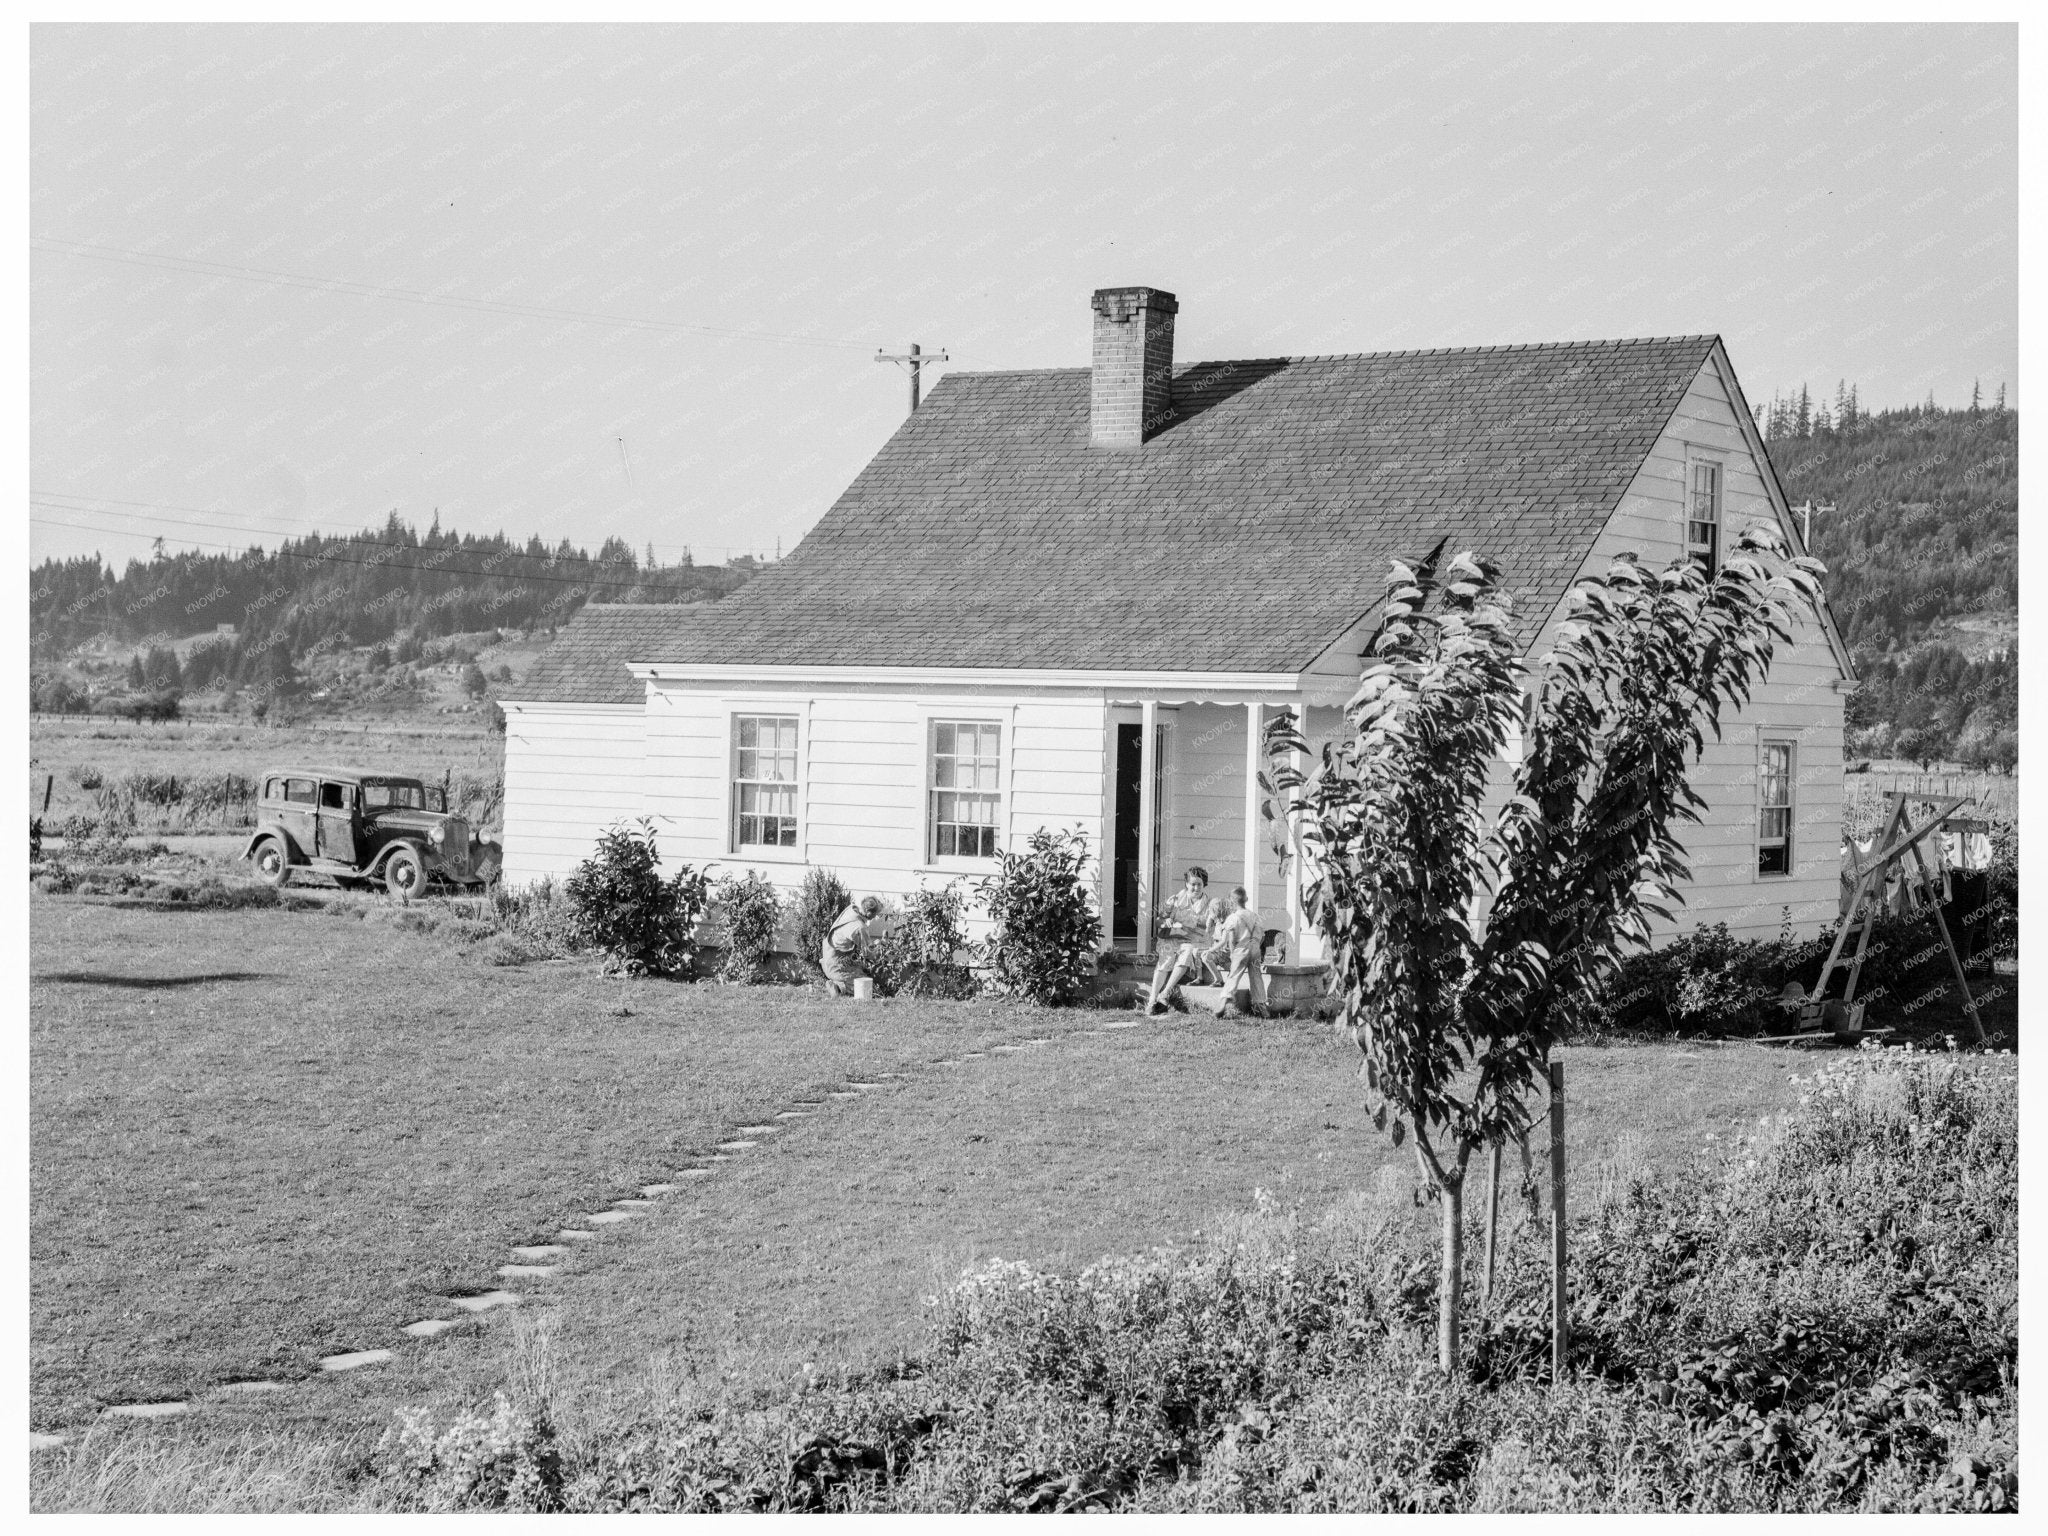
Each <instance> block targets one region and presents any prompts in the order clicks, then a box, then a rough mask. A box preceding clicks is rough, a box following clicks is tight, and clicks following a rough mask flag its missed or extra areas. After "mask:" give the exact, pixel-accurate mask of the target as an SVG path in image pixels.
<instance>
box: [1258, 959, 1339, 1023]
mask: <svg viewBox="0 0 2048 1536" xmlns="http://www.w3.org/2000/svg"><path fill="white" fill-rule="evenodd" d="M1329 990H1330V968H1329V967H1328V966H1327V965H1269V966H1267V967H1266V1007H1267V1008H1268V1009H1270V1010H1271V1011H1272V1012H1274V1013H1305V1012H1307V1011H1308V1010H1310V1009H1312V1008H1314V1007H1315V1005H1316V1004H1317V1003H1319V1002H1321V1001H1322V1000H1323V998H1324V997H1325V996H1327V995H1328V993H1329Z"/></svg>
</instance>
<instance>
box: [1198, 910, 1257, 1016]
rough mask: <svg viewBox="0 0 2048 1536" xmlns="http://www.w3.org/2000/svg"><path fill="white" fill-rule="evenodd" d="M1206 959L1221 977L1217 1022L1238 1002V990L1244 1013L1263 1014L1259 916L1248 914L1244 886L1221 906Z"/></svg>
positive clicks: (1252, 913)
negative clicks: (1211, 946) (1211, 944)
mask: <svg viewBox="0 0 2048 1536" xmlns="http://www.w3.org/2000/svg"><path fill="white" fill-rule="evenodd" d="M1205 958H1206V959H1207V960H1208V962H1209V966H1210V968H1211V969H1212V970H1214V971H1217V972H1218V973H1220V974H1221V975H1222V977H1223V998H1222V1000H1221V1001H1220V1002H1218V1003H1217V1004H1216V1017H1217V1018H1219V1019H1220V1018H1222V1017H1223V1015H1224V1013H1225V1012H1226V1011H1227V1010H1228V1009H1229V1008H1230V1006H1231V1005H1232V1004H1233V1003H1235V1002H1236V1001H1237V991H1238V988H1240V987H1242V988H1244V991H1245V1012H1246V1013H1248V1014H1261V1015H1262V1014H1264V1013H1265V1011H1266V969H1265V967H1264V966H1263V965H1261V964H1260V963H1259V914H1258V913H1256V912H1254V911H1252V910H1251V895H1250V893H1249V892H1247V891H1246V890H1245V888H1244V887H1243V886H1241V885H1240V886H1237V887H1236V888H1234V889H1233V890H1232V891H1231V893H1230V898H1229V900H1228V901H1227V902H1225V903H1224V909H1223V915H1222V916H1221V917H1220V918H1219V919H1218V920H1217V923H1216V947H1215V948H1214V949H1212V950H1210V951H1209V953H1208V955H1207V956H1206V957H1205Z"/></svg>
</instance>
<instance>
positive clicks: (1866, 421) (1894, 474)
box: [1763, 389, 2019, 765]
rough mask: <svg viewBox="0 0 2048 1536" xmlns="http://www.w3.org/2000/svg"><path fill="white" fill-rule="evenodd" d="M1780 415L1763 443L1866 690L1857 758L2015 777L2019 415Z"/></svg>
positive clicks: (1784, 411)
mask: <svg viewBox="0 0 2048 1536" xmlns="http://www.w3.org/2000/svg"><path fill="white" fill-rule="evenodd" d="M2000 394H2001V398H2000V400H1999V402H1998V403H1995V404H1990V405H1986V404H1982V403H1981V402H1980V403H1979V404H1976V405H1973V406H1971V407H1967V408H1963V409H1956V410H1943V409H1939V408H1937V407H1935V406H1933V405H1931V404H1929V405H1924V406H1914V407H1911V408H1908V409H1905V410H1893V411H1881V412H1875V413H1866V412H1864V411H1862V410H1860V409H1859V408H1858V406H1857V404H1856V399H1855V395H1854V392H1853V391H1849V390H1846V389H1844V390H1839V391H1838V392H1837V394H1836V398H1835V401H1834V402H1833V405H1832V407H1830V406H1828V405H1825V404H1823V405H1820V406H1816V405H1814V403H1813V402H1812V401H1811V399H1810V398H1809V397H1808V396H1807V395H1806V394H1805V392H1804V391H1802V393H1801V395H1800V397H1799V398H1798V399H1797V400H1790V401H1787V400H1778V401H1773V402H1772V404H1771V407H1770V409H1769V410H1768V411H1767V412H1765V413H1763V426H1764V436H1765V443H1766V445H1767V447H1768V448H1769V450H1770V455H1771V461H1772V463H1773V464H1774V465H1776V467H1777V471H1778V476H1779V479H1780V480H1781V481H1782V482H1783V483H1784V487H1785V493H1786V495H1787V496H1788V497H1789V498H1790V499H1791V500H1792V502H1793V503H1794V504H1795V505H1797V504H1799V503H1802V502H1808V501H1810V502H1812V503H1813V505H1814V509H1815V510H1814V513H1813V553H1814V555H1815V556H1816V558H1818V559H1819V560H1821V561H1822V562H1823V563H1824V564H1825V565H1826V566H1827V568H1828V574H1827V589H1828V596H1829V601H1830V603H1831V605H1832V606H1833V608H1834V613H1835V618H1836V622H1837V623H1839V624H1840V625H1841V627H1842V634H1843V638H1844V639H1845V640H1846V641H1847V642H1848V644H1849V648H1850V650H1851V652H1852V653H1853V654H1854V656H1855V661H1856V669H1857V672H1858V675H1859V676H1860V677H1861V678H1862V680H1863V686H1862V688H1860V689H1859V690H1858V692H1857V693H1856V694H1855V695H1852V698H1851V704H1850V725H1851V727H1852V740H1851V743H1850V746H1851V750H1852V751H1856V752H1860V753H1862V754H1864V755H1868V756H1887V755H1893V754H1894V753H1895V754H1896V755H1898V756H1901V757H1913V758H1942V759H1962V760H1968V761H1979V762H1985V763H1992V764H1998V765H2009V763H2010V761H2011V760H2012V757H2013V755H2014V754H2015V753H2016V752H2017V738H2016V735H2015V734H2014V728H2015V725H2016V721H2017V712H2018V682H2019V670H2018V669H2019V663H2018V654H2017V647H2016V645H2015V643H2014V624H2015V620H2016V616H2017V612H2018V608H2019V415H2018V413H2017V412H2015V411H2011V410H2007V409H2006V408H2005V407H2004V404H2003V400H2002V395H2003V391H2001V392H2000Z"/></svg>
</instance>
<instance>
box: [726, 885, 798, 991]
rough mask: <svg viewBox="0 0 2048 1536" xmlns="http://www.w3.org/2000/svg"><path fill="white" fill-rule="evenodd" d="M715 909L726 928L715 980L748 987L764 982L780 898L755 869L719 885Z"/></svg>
mask: <svg viewBox="0 0 2048 1536" xmlns="http://www.w3.org/2000/svg"><path fill="white" fill-rule="evenodd" d="M716 905H717V909H718V915H719V918H720V920H721V921H722V922H723V923H724V925H725V958H724V959H723V960H721V961H720V962H719V965H718V978H719V980H721V981H737V982H745V983H748V984H751V983H754V982H758V981H763V980H766V979H767V976H768V972H769V966H770V962H771V959H772V957H773V955H774V953H775V930H776V929H777V928H778V927H779V926H780V925H781V922H782V899H781V898H780V897H779V896H777V895H776V894H775V887H774V886H773V885H771V884H770V883H769V881H768V877H767V876H766V875H763V874H762V873H761V872H760V871H759V870H758V869H750V870H748V871H747V872H746V873H745V874H743V875H727V876H726V877H725V878H724V879H723V880H720V881H719V882H718V896H717V902H716Z"/></svg>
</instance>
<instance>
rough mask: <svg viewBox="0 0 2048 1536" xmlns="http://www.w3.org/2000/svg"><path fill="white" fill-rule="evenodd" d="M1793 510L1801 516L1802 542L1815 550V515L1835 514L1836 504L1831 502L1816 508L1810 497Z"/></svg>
mask: <svg viewBox="0 0 2048 1536" xmlns="http://www.w3.org/2000/svg"><path fill="white" fill-rule="evenodd" d="M1792 510H1793V511H1794V512H1797V513H1798V514H1799V516H1800V520H1801V521H1800V527H1799V538H1800V542H1801V543H1803V544H1804V545H1805V546H1806V547H1807V548H1808V549H1809V550H1810V549H1812V548H1813V514H1814V513H1815V512H1826V513H1833V511H1834V510H1835V507H1834V503H1833V502H1830V503H1829V504H1828V505H1826V506H1824V507H1816V506H1814V504H1813V498H1812V497H1811V496H1809V497H1807V498H1806V500H1804V501H1802V502H1801V503H1799V505H1798V506H1796V507H1794V508H1793V509H1792Z"/></svg>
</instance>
